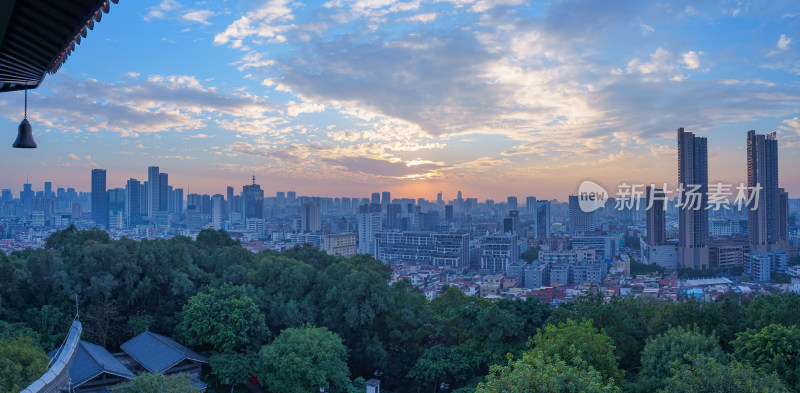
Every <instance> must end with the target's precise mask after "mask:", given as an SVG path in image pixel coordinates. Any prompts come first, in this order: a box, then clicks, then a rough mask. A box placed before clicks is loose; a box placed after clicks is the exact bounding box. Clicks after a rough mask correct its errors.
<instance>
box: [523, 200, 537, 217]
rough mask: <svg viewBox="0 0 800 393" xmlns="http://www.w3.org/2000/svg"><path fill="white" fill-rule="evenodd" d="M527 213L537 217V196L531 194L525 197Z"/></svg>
mask: <svg viewBox="0 0 800 393" xmlns="http://www.w3.org/2000/svg"><path fill="white" fill-rule="evenodd" d="M525 214H527V215H528V216H529V217H536V197H534V196H529V197H526V198H525Z"/></svg>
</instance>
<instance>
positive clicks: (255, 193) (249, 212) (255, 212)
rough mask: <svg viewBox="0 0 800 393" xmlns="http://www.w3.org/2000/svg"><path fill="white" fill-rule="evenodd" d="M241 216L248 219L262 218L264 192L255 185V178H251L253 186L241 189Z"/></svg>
mask: <svg viewBox="0 0 800 393" xmlns="http://www.w3.org/2000/svg"><path fill="white" fill-rule="evenodd" d="M242 205H243V206H242V213H243V214H242V216H243V218H244V219H245V220H246V219H248V218H257V219H261V218H264V190H262V189H261V186H260V185H258V184H256V177H255V176H253V184H251V185H247V186H243V187H242Z"/></svg>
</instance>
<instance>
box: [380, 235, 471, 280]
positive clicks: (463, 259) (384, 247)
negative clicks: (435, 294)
mask: <svg viewBox="0 0 800 393" xmlns="http://www.w3.org/2000/svg"><path fill="white" fill-rule="evenodd" d="M374 256H375V258H376V259H378V260H380V261H383V262H386V263H388V262H397V263H411V264H420V265H432V266H449V267H452V268H455V269H457V270H462V269H465V268H466V267H467V266H468V265H469V234H468V233H436V232H398V231H393V232H378V233H376V234H375V252H374Z"/></svg>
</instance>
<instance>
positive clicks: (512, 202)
mask: <svg viewBox="0 0 800 393" xmlns="http://www.w3.org/2000/svg"><path fill="white" fill-rule="evenodd" d="M512 210H518V207H517V197H515V196H510V197H508V211H512Z"/></svg>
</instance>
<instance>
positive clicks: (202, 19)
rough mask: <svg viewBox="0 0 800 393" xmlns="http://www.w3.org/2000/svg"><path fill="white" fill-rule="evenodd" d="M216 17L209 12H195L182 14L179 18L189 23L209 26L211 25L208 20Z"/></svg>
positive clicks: (213, 13)
mask: <svg viewBox="0 0 800 393" xmlns="http://www.w3.org/2000/svg"><path fill="white" fill-rule="evenodd" d="M216 15H217V14H216V13H215V12H213V11H211V10H195V11H189V12H187V13H185V14H183V16H181V18H182V19H183V20H187V21H190V22H197V23H202V24H204V25H210V24H211V23H210V22H209V21H208V20H209V19H211V18H212V17H214V16H216Z"/></svg>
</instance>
